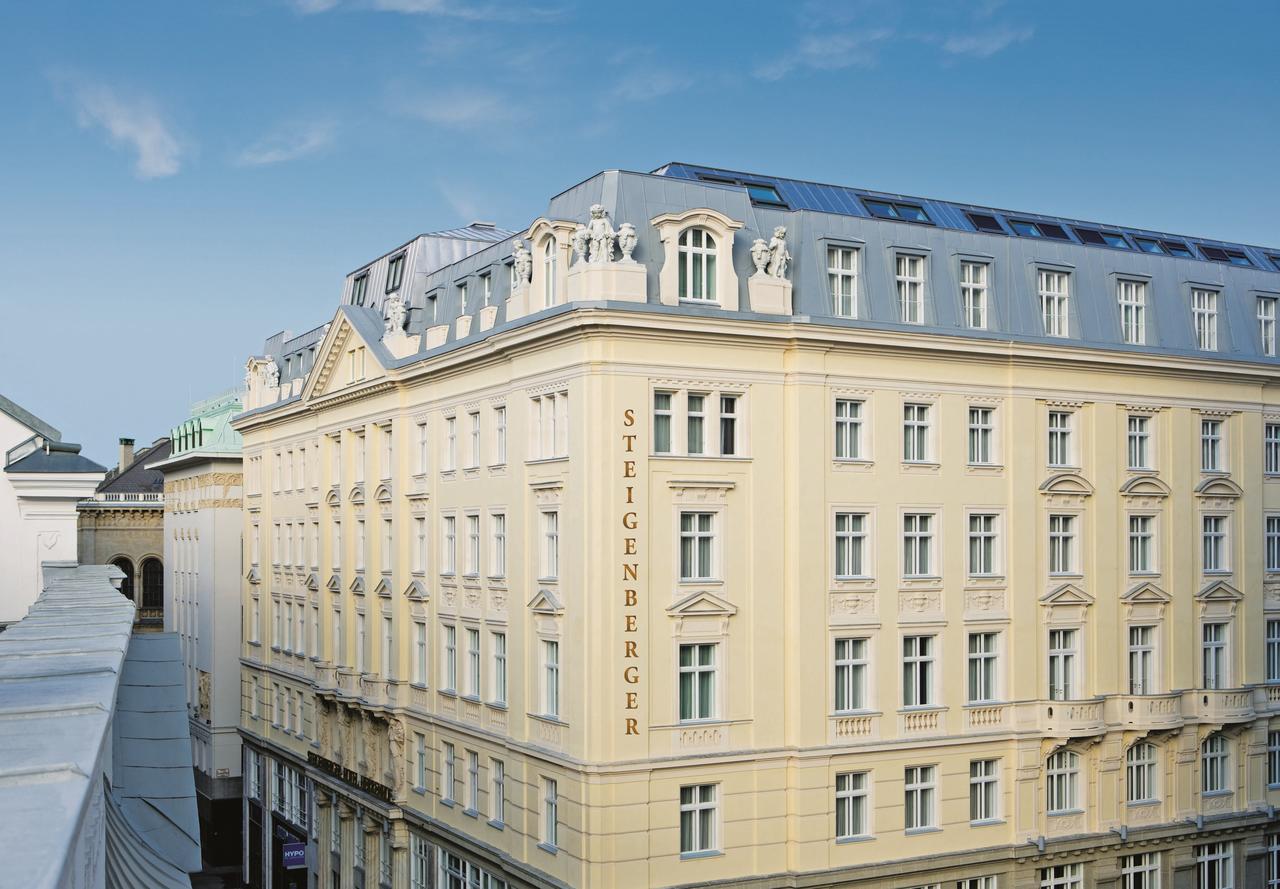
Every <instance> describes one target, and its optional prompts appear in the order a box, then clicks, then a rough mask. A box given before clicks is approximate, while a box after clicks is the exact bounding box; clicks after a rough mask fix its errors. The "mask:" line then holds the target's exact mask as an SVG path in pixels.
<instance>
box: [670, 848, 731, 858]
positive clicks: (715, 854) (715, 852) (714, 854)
mask: <svg viewBox="0 0 1280 889" xmlns="http://www.w3.org/2000/svg"><path fill="white" fill-rule="evenodd" d="M723 854H724V853H723V852H721V851H720V850H719V849H706V850H704V851H701V852H681V853H680V860H681V861H697V860H698V859H699V858H719V857H720V856H721V855H723Z"/></svg>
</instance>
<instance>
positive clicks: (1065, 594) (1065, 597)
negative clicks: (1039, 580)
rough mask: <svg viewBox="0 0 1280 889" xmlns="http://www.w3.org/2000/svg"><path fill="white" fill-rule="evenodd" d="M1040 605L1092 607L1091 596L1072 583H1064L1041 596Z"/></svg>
mask: <svg viewBox="0 0 1280 889" xmlns="http://www.w3.org/2000/svg"><path fill="white" fill-rule="evenodd" d="M1040 603H1041V604H1042V605H1092V604H1093V596H1090V595H1089V594H1088V593H1086V592H1085V591H1084V590H1082V589H1080V587H1078V586H1076V585H1075V584H1074V583H1064V584H1062V585H1061V586H1058V587H1054V588H1053V589H1052V590H1050V591H1049V592H1047V593H1045V594H1044V595H1043V596H1041V597H1040Z"/></svg>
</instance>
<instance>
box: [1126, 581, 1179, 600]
mask: <svg viewBox="0 0 1280 889" xmlns="http://www.w3.org/2000/svg"><path fill="white" fill-rule="evenodd" d="M1172 598H1173V597H1172V596H1170V595H1169V594H1168V593H1166V592H1165V591H1164V590H1162V589H1160V587H1158V586H1156V585H1155V584H1154V583H1145V582H1144V583H1138V584H1134V585H1133V586H1131V587H1129V589H1127V590H1125V591H1124V595H1122V596H1121V597H1120V599H1121V601H1123V602H1129V603H1132V604H1137V603H1139V602H1159V603H1161V604H1163V603H1165V602H1169V601H1171V600H1172Z"/></svg>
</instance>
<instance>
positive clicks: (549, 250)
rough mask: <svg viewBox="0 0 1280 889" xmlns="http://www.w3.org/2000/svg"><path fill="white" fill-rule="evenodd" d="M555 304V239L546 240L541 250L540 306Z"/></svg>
mask: <svg viewBox="0 0 1280 889" xmlns="http://www.w3.org/2000/svg"><path fill="white" fill-rule="evenodd" d="M555 304H556V239H555V238H547V240H546V244H545V245H544V246H543V248H542V305H543V308H546V307H548V306H554V305H555Z"/></svg>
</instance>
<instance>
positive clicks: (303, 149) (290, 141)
mask: <svg viewBox="0 0 1280 889" xmlns="http://www.w3.org/2000/svg"><path fill="white" fill-rule="evenodd" d="M337 129H338V128H337V125H336V124H335V123H334V122H333V121H332V120H316V121H309V122H305V123H292V124H286V125H283V126H280V127H278V128H277V129H275V130H274V131H272V132H271V133H268V134H267V135H266V136H264V137H263V138H261V139H259V140H258V141H257V142H254V143H253V144H252V145H249V146H248V147H246V148H245V149H244V150H242V151H241V152H240V153H239V154H238V155H237V156H236V159H235V162H236V165H237V166H241V167H262V166H266V165H268V164H279V163H284V162H285V161H292V160H297V159H298V158H300V157H306V156H307V155H309V154H315V153H316V152H318V151H323V150H324V149H326V148H328V147H329V146H330V145H332V144H333V139H334V136H335V134H336V133H337Z"/></svg>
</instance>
